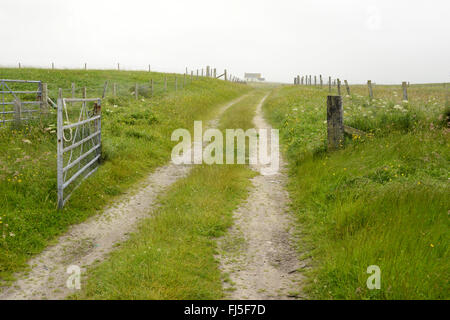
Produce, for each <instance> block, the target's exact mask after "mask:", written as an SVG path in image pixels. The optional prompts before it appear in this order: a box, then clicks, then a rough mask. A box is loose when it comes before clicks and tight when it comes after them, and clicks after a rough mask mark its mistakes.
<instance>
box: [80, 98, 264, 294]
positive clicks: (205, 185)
mask: <svg viewBox="0 0 450 320" xmlns="http://www.w3.org/2000/svg"><path fill="white" fill-rule="evenodd" d="M264 94H265V92H264V91H262V90H256V91H255V92H253V93H252V94H250V95H249V96H248V97H246V98H244V99H243V100H241V101H240V102H239V103H237V104H235V105H233V106H232V107H231V108H230V109H228V110H227V111H226V112H225V113H224V115H223V117H222V119H221V121H220V128H222V129H224V128H242V129H244V130H246V129H248V128H251V127H253V124H252V119H253V116H254V113H255V108H256V104H257V103H258V101H259V100H260V99H261V98H262V96H263V95H264ZM254 174H255V173H253V172H252V171H251V170H250V169H249V168H248V167H247V166H245V165H202V166H197V167H195V168H194V169H193V172H191V174H190V175H189V176H188V177H187V178H185V179H182V180H180V181H178V182H177V183H176V184H175V185H174V186H172V187H171V188H170V190H169V191H168V192H167V193H166V194H165V195H164V196H163V197H162V199H161V206H160V207H159V208H158V209H157V210H156V212H154V213H153V217H152V218H149V219H147V220H145V221H143V222H142V223H141V225H140V228H139V231H138V232H136V233H135V234H134V235H133V236H132V237H131V239H130V240H129V241H127V242H125V243H124V244H123V245H122V246H121V248H119V249H118V250H116V251H114V252H113V253H112V254H111V256H110V258H109V259H108V260H107V261H105V262H103V263H101V264H99V265H98V266H96V267H95V268H93V269H91V270H90V271H89V272H88V275H87V277H88V280H87V287H86V289H85V291H84V293H83V294H82V295H79V296H78V297H77V298H79V299H219V298H222V297H223V291H222V283H221V281H222V277H223V275H221V273H220V271H219V269H218V262H217V261H216V260H215V259H214V255H215V254H216V253H217V252H216V241H215V238H217V237H219V236H221V235H223V234H224V232H225V231H226V230H227V228H229V227H230V226H231V224H232V211H233V210H234V209H235V208H236V207H237V206H238V204H239V203H240V202H241V201H242V200H244V199H245V198H246V196H247V189H248V187H249V185H250V181H249V178H250V177H252V176H253V175H254ZM83 287H84V286H83Z"/></svg>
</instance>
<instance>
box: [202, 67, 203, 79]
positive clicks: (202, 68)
mask: <svg viewBox="0 0 450 320" xmlns="http://www.w3.org/2000/svg"><path fill="white" fill-rule="evenodd" d="M202 77H203V68H202Z"/></svg>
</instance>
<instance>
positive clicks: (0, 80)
mask: <svg viewBox="0 0 450 320" xmlns="http://www.w3.org/2000/svg"><path fill="white" fill-rule="evenodd" d="M3 81H5V82H17V83H41V81H39V80H13V79H0V82H3Z"/></svg>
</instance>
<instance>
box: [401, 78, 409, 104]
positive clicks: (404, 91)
mask: <svg viewBox="0 0 450 320" xmlns="http://www.w3.org/2000/svg"><path fill="white" fill-rule="evenodd" d="M402 87H403V101H408V89H407V87H406V81H403V82H402Z"/></svg>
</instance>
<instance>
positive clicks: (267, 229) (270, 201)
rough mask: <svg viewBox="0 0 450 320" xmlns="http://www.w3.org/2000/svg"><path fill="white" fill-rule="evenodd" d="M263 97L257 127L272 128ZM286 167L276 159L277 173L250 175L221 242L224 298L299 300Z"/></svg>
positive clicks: (298, 280) (299, 281)
mask: <svg viewBox="0 0 450 320" xmlns="http://www.w3.org/2000/svg"><path fill="white" fill-rule="evenodd" d="M266 97H267V96H266ZM266 97H264V98H263V99H262V100H261V102H260V103H259V104H258V106H257V109H256V116H255V118H254V120H253V122H254V124H255V128H268V129H270V128H271V127H270V125H268V124H267V123H266V121H265V120H264V118H263V115H262V110H261V108H262V104H263V102H264V100H265V98H266ZM269 141H270V140H269ZM280 157H281V155H280ZM284 165H285V164H284V162H283V159H282V158H280V170H279V172H278V173H277V174H274V175H258V176H256V177H254V178H253V179H252V184H253V186H252V189H251V190H250V194H249V197H248V199H247V200H246V201H245V203H243V204H242V205H241V206H240V207H239V208H238V209H237V210H236V211H235V212H234V218H235V222H234V225H233V227H232V228H231V229H230V231H229V233H228V235H226V236H225V237H224V238H223V239H221V240H220V243H219V248H220V251H221V255H220V257H219V259H220V261H221V269H222V271H223V272H224V273H226V274H228V275H229V279H228V280H226V281H225V282H224V286H225V288H226V290H227V292H228V294H227V298H228V299H255V300H259V299H300V298H303V296H302V294H301V292H300V289H301V281H302V276H301V274H300V273H299V272H298V269H299V268H300V267H302V266H301V265H300V264H299V260H298V254H297V252H296V250H295V236H294V234H293V233H292V232H293V231H294V228H293V221H292V218H291V217H290V216H289V214H288V212H287V209H288V208H287V206H288V201H289V198H288V193H287V191H286V190H285V187H284V186H285V183H286V179H287V177H286V174H285V168H284ZM252 168H253V169H254V170H256V171H258V172H259V171H260V169H261V167H260V166H258V165H255V166H253V167H252Z"/></svg>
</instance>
